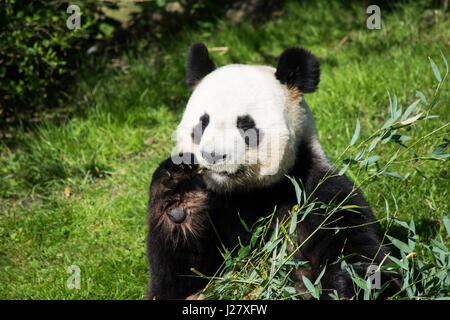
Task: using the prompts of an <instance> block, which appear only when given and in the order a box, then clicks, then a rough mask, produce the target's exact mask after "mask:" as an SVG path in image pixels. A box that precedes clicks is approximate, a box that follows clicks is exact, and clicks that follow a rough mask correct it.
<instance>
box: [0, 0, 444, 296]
mask: <svg viewBox="0 0 450 320" xmlns="http://www.w3.org/2000/svg"><path fill="white" fill-rule="evenodd" d="M23 2H24V3H25V1H23ZM97 2H98V1H97ZM4 3H5V1H0V6H2V5H4ZM98 3H100V2H98ZM102 3H105V2H102ZM83 4H84V1H83ZM83 4H80V6H81V5H83ZM365 9H366V7H364V6H362V5H361V4H360V3H355V4H351V5H350V4H346V5H343V4H342V2H341V1H339V2H338V1H328V0H326V1H302V2H298V1H289V2H288V3H287V6H286V7H285V10H284V11H282V12H279V13H278V16H277V17H276V18H273V19H267V20H266V21H264V22H262V23H260V24H257V25H254V24H250V23H248V22H247V21H244V22H242V23H241V24H239V25H234V26H231V25H230V24H229V23H228V22H227V21H226V20H224V19H220V20H218V21H217V23H210V24H202V25H197V26H196V27H195V28H192V27H190V26H189V27H186V28H182V29H183V30H181V31H180V32H179V33H175V32H168V33H162V34H161V37H160V39H159V40H158V41H156V40H155V41H152V46H151V47H150V48H148V50H146V51H140V52H137V51H135V50H129V51H127V52H120V53H119V54H117V56H116V57H115V61H118V62H120V66H115V65H110V64H106V63H100V62H99V61H97V60H96V59H92V58H89V59H87V60H83V61H82V62H83V63H82V64H81V65H80V68H78V69H77V73H76V75H75V77H76V81H73V83H72V82H71V86H72V87H73V89H74V93H73V96H72V100H73V101H76V102H75V103H74V102H70V103H68V104H67V108H70V109H71V110H74V109H76V108H75V106H76V105H77V104H80V105H81V106H82V107H83V108H82V109H83V110H82V111H78V109H76V110H77V112H74V113H71V117H70V118H68V119H65V121H63V122H59V123H58V122H56V121H54V120H52V119H51V118H49V119H46V120H44V121H43V122H42V123H39V124H38V125H37V126H36V127H37V128H36V130H33V131H27V130H23V129H22V128H16V130H15V136H16V137H17V143H16V144H13V145H12V144H5V143H3V142H0V270H1V271H0V283H1V284H2V289H1V290H0V297H1V298H2V299H143V298H145V290H146V282H147V281H148V266H147V263H146V259H145V236H146V223H145V209H146V203H147V201H148V186H149V182H150V179H151V176H152V173H153V171H154V170H155V169H156V167H157V166H158V164H159V163H160V161H162V160H163V159H165V158H167V157H168V155H169V154H170V152H171V148H172V146H173V141H172V140H171V134H172V133H173V131H174V129H175V128H176V125H177V123H178V122H179V120H180V119H181V115H182V111H183V109H184V106H185V104H186V101H187V99H188V96H189V91H188V90H187V89H186V87H185V85H184V80H183V79H184V64H185V53H186V50H187V48H188V47H189V45H190V44H191V43H192V42H194V41H199V40H201V41H204V42H205V43H206V44H207V45H208V47H209V48H211V49H213V48H215V49H213V50H211V56H212V58H213V59H214V61H215V62H216V63H217V65H223V64H226V63H248V64H267V65H276V57H277V56H278V55H279V54H280V53H281V52H282V50H283V49H285V48H286V47H289V46H294V45H300V46H303V47H305V48H307V49H308V50H311V51H312V52H313V53H314V54H316V55H317V56H318V57H319V59H320V62H321V83H320V85H319V90H318V91H317V92H316V93H314V94H312V95H308V96H306V100H307V102H308V104H309V106H310V107H311V109H312V112H313V115H314V117H315V120H316V124H317V130H318V134H319V138H320V141H321V143H322V145H323V146H324V149H325V151H326V152H327V154H328V156H329V157H330V159H332V161H334V162H335V163H336V164H337V166H338V167H340V168H342V167H343V166H344V165H345V164H346V162H344V160H345V159H352V160H353V161H356V163H353V161H351V162H352V164H351V165H350V166H349V168H348V169H347V171H346V174H348V175H349V176H350V177H351V178H352V179H353V180H354V181H355V182H357V184H358V185H361V186H362V190H363V192H364V195H365V197H366V198H367V200H368V203H369V204H370V206H371V208H372V210H373V211H374V214H375V215H376V217H377V218H378V219H379V220H380V223H381V224H382V228H383V230H389V233H388V234H387V235H389V236H390V237H393V238H395V239H398V240H399V241H402V242H404V243H405V244H408V229H407V228H406V227H404V226H402V225H400V224H399V223H397V222H395V220H394V219H396V220H398V221H405V223H406V224H407V225H408V227H409V225H410V221H411V219H413V220H414V225H415V230H416V233H415V234H416V238H415V240H416V241H415V247H414V250H413V252H414V253H415V254H416V256H415V259H420V260H421V261H422V262H423V263H424V266H431V268H433V265H434V263H435V262H434V259H435V258H433V255H432V254H431V252H430V250H429V248H428V246H432V247H437V248H439V246H437V244H435V243H434V242H433V241H432V240H436V241H438V242H442V243H443V244H445V245H446V246H447V248H448V245H449V238H448V236H447V230H448V229H449V228H450V226H449V222H448V221H449V219H448V218H444V220H443V216H447V217H448V212H449V211H450V208H449V201H448V198H449V194H448V166H447V165H446V164H447V163H448V162H446V161H448V156H445V155H446V154H447V153H448V152H449V151H448V145H447V143H448V126H447V127H444V128H442V129H440V130H437V129H438V128H441V127H442V126H444V125H446V124H447V123H448V115H449V114H450V112H449V108H448V107H449V105H448V103H447V101H448V100H449V91H448V90H447V88H446V87H444V82H442V85H441V86H442V89H439V99H435V95H434V93H435V91H436V89H437V86H438V85H439V83H438V82H437V79H436V77H435V75H434V72H433V70H432V68H431V64H430V62H429V60H428V58H427V57H428V56H430V57H431V58H432V59H433V62H434V63H435V65H436V66H437V68H438V69H439V72H440V75H441V77H442V79H443V78H444V75H445V73H446V71H445V70H446V65H445V63H444V62H443V60H442V56H443V54H444V53H445V55H446V56H448V54H447V51H446V50H447V47H446V46H445V43H446V41H447V39H448V38H449V36H450V34H449V32H450V24H449V20H448V19H445V17H446V16H445V14H446V13H445V12H446V11H445V8H443V7H441V6H439V5H438V6H431V5H429V4H428V3H426V1H420V2H418V1H410V2H408V4H407V5H399V6H397V7H396V8H395V9H392V8H391V9H389V10H385V8H384V6H381V10H382V21H383V24H382V29H381V30H372V31H368V30H366V29H365V19H366V18H367V15H366V14H365ZM63 12H64V10H63ZM1 13H3V11H2V10H0V14H1ZM66 16H67V14H64V17H66ZM84 18H86V17H84ZM82 19H83V18H82ZM2 21H4V20H0V23H2ZM64 21H65V19H64ZM82 21H83V20H82ZM84 21H86V20H84ZM82 25H83V22H82ZM178 29H180V28H179V27H178ZM178 29H177V30H178ZM146 30H147V32H148V31H149V30H151V31H153V29H146ZM2 31H3V29H2ZM2 31H0V32H2ZM152 34H153V33H152ZM436 43H437V44H439V46H440V48H441V49H442V51H443V53H442V54H441V52H440V51H439V50H437V49H434V48H435V44H436ZM224 47H225V48H224ZM219 48H222V49H220V50H219ZM0 50H1V48H0ZM99 54H102V53H100V52H99ZM1 65H2V64H0V66H1ZM0 81H4V79H3V78H0ZM67 88H68V87H66V86H64V89H67ZM386 88H389V91H390V95H391V100H392V103H394V93H395V94H396V96H397V112H398V110H399V109H400V107H402V109H403V110H405V112H406V110H407V109H409V107H410V106H411V105H412V104H414V103H415V102H416V101H417V100H420V102H418V103H417V104H416V106H412V107H411V109H410V113H409V115H408V116H407V117H406V119H402V117H403V115H404V114H405V112H402V116H401V117H400V118H399V119H398V120H397V122H399V121H404V120H407V119H409V118H411V117H414V116H416V115H417V114H418V113H420V112H424V115H422V116H425V115H426V113H427V108H429V107H431V106H432V108H431V111H430V112H429V114H428V118H427V119H422V120H421V119H417V120H416V121H415V122H414V123H411V124H410V125H409V126H406V127H403V128H398V131H397V133H396V134H393V135H392V136H391V137H390V139H389V141H388V142H387V143H385V144H382V143H381V142H382V141H384V140H386V139H387V137H386V139H383V138H380V139H379V140H378V142H377V143H375V142H374V141H377V140H376V139H375V138H376V137H379V136H380V135H381V132H382V131H379V133H378V134H376V135H374V136H373V137H371V133H375V132H376V131H378V130H380V128H381V127H382V126H383V124H384V123H385V122H386V121H387V119H388V118H390V117H391V111H390V108H389V107H387V108H386V106H388V105H389V104H388V95H387V94H386ZM418 88H420V90H422V91H420V90H417V89H418ZM433 115H439V117H434V118H433V117H431V116H433ZM356 119H359V121H360V130H359V136H358V138H357V139H356V141H355V144H354V145H353V146H351V147H349V148H348V149H347V147H348V145H349V141H351V138H352V136H353V134H354V132H355V122H356ZM393 126H396V125H395V124H393ZM391 129H393V128H391ZM388 130H390V129H386V132H387V131H388ZM436 130H437V131H436ZM383 131H384V130H383ZM433 132H434V133H433ZM391 133H392V130H391ZM427 134H429V135H428V136H426V135H427ZM395 135H401V136H408V137H410V138H411V140H407V138H405V137H402V138H401V139H397V141H398V142H397V141H395V140H396V137H395ZM425 136H426V137H425ZM421 137H424V138H423V139H421ZM367 139H369V140H368V141H367V142H366V143H363V144H361V142H363V141H366V140H367ZM419 139H421V140H420V141H419ZM418 141H419V142H418ZM399 142H401V143H403V144H404V145H406V146H407V147H410V149H409V150H408V151H406V152H404V151H405V150H406V149H405V148H404V147H402V146H401V145H400V143H399ZM416 142H418V143H416ZM372 143H374V145H373V148H372V149H371V150H370V151H369V149H370V145H371V144H372ZM360 144H361V145H360ZM364 146H365V147H366V148H365V150H364V152H363V153H362V154H361V156H360V158H358V155H359V154H360V153H361V150H362V149H363V147H364ZM346 149H347V151H346V152H345V154H342V151H343V150H346ZM399 150H400V151H399ZM397 151H399V153H398V154H397V157H396V158H395V159H394V160H393V161H392V162H391V164H390V165H389V167H388V168H387V171H391V172H396V173H398V174H399V175H400V176H402V177H403V178H404V179H397V178H392V177H390V176H387V175H384V174H380V175H376V176H374V177H373V178H371V179H366V178H367V177H369V176H373V175H374V174H376V173H377V172H379V171H380V170H382V169H383V168H384V167H385V166H386V164H387V163H388V162H389V160H390V159H391V157H392V156H393V155H394V154H395V153H396V152H397ZM411 152H414V153H415V154H416V155H418V157H417V158H415V156H414V155H413V154H412V153H411ZM439 155H442V158H439ZM431 158H432V159H431ZM438 158H439V159H438ZM354 159H358V160H354ZM349 162H350V161H349ZM366 166H367V169H366ZM377 166H378V167H377ZM96 168H97V169H98V170H97V169H96ZM370 170H374V171H370ZM364 181H365V182H364ZM297 183H298V184H299V188H300V189H301V184H300V183H299V182H298V181H297ZM294 188H295V187H294ZM299 196H300V197H299V199H300V200H299V201H298V202H299V206H300V207H301V206H302V204H303V201H304V197H305V195H304V194H303V193H302V194H300V193H299ZM313 209H314V208H313V207H305V208H303V209H302V210H301V211H300V213H299V214H297V215H293V216H292V217H296V218H294V219H297V223H301V221H302V219H303V217H305V216H307V215H309V214H314V210H313ZM329 210H332V206H330V209H329ZM261 214H270V212H266V213H261ZM387 221H393V222H392V223H391V224H389V228H388V223H387ZM442 221H444V223H442ZM283 224H284V225H285V226H284V230H286V232H287V234H289V230H290V228H291V226H293V222H292V224H289V222H288V221H284V222H283ZM280 225H281V222H279V226H280ZM255 227H256V226H255ZM249 228H251V226H249ZM280 228H281V227H279V229H280ZM261 229H263V227H262V228H261ZM260 232H262V231H260ZM271 234H272V233H270V234H269V236H270V235H271ZM278 237H286V234H285V233H284V232H283V231H278ZM258 241H259V240H258V239H257V238H254V239H253V244H252V247H251V248H256V247H257V246H258V245H259V242H258ZM283 241H288V242H289V240H288V239H286V238H285V239H284V240H281V241H280V242H279V244H281V245H282V244H283ZM388 242H390V241H389V238H387V237H386V238H385V243H388ZM272 243H274V240H273V239H272ZM264 245H265V243H264ZM244 247H246V245H244ZM394 247H395V246H394ZM266 248H267V247H266ZM395 248H396V247H395ZM269 249H270V248H269ZM273 249H274V250H275V249H276V250H277V252H278V256H279V255H280V247H279V246H276V247H274V248H273ZM287 249H289V246H287ZM239 250H240V248H237V249H236V253H238V251H239ZM436 250H437V249H435V250H434V252H437V251H436ZM440 250H443V249H440ZM222 251H223V249H222ZM443 251H444V250H443ZM247 252H248V254H251V253H252V252H253V250H252V249H250V248H248V249H242V251H241V260H243V261H241V262H240V265H241V266H243V265H245V263H246V262H245V255H246V254H247ZM272 254H273V251H272ZM265 255H267V266H269V262H270V263H272V256H271V255H270V253H269V251H266V252H265ZM395 255H396V256H397V257H398V259H399V261H401V259H402V256H401V254H400V253H399V252H395ZM405 255H406V256H408V254H405ZM437 256H438V258H439V254H438V255H437ZM262 257H263V255H262V256H261V259H262ZM409 259H411V256H410V257H409ZM439 259H440V258H439ZM285 260H286V259H284V261H285ZM230 261H231V260H230ZM436 262H437V263H439V262H438V260H437V259H436ZM230 263H232V262H230ZM286 263H289V260H288V261H287V262H286ZM294 263H296V262H295V261H294ZM339 263H340V262H339ZM273 264H274V270H273V274H274V275H275V276H274V278H273V280H271V281H270V282H269V281H267V282H266V283H268V285H267V288H269V287H270V288H272V289H271V290H272V292H275V294H276V295H277V297H282V296H283V295H284V296H286V294H287V293H286V291H287V292H289V290H291V291H292V289H289V287H291V288H292V282H289V280H286V282H285V283H286V286H287V287H288V288H287V290H284V291H283V287H282V282H280V284H277V283H276V281H278V279H280V278H281V277H280V276H279V275H280V274H281V273H280V272H281V270H284V271H285V272H286V273H287V272H289V271H290V269H289V268H288V267H286V268H285V267H284V266H282V265H281V261H280V262H276V261H274V262H273ZM70 265H78V266H79V267H80V269H81V289H80V290H69V289H68V288H67V287H66V280H67V278H68V276H69V274H67V272H66V270H67V267H69V266H70ZM261 265H264V264H261ZM270 265H271V264H270ZM409 265H410V266H411V265H412V262H411V260H409ZM280 266H282V267H281V268H280V272H277V268H279V267H280ZM298 267H299V268H300V267H302V266H301V265H298ZM250 268H251V267H250ZM393 268H395V266H393ZM440 268H441V267H440ZM235 270H236V271H239V268H238V267H236V269H235ZM266 270H269V269H268V268H266ZM430 270H431V269H430ZM436 270H437V269H436ZM441 270H442V269H441ZM425 271H426V270H425ZM425 271H424V272H425ZM246 272H247V271H246ZM248 272H250V271H248ZM255 272H258V270H256V271H255ZM422 273H423V272H422ZM433 273H434V271H430V273H429V274H430V275H431V274H433ZM268 274H269V275H270V273H268ZM218 275H219V274H218ZM415 275H417V273H415ZM230 277H231V276H230ZM264 277H265V279H267V280H268V279H270V278H269V277H268V276H267V275H264ZM255 279H256V278H255ZM429 279H430V283H429V285H430V289H431V288H432V287H433V281H437V280H436V278H433V276H431V277H430V278H429ZM432 279H434V280H432ZM309 280H310V282H311V283H312V284H313V285H314V282H315V281H314V279H309ZM258 281H259V280H258ZM282 281H284V278H283V280H282ZM224 283H225V282H224ZM266 283H264V284H266ZM410 283H412V282H411V281H410ZM441 284H443V282H441ZM235 286H236V290H239V288H238V287H237V286H238V284H237V281H236V283H235ZM247 286H248V287H252V284H248V285H247ZM417 286H418V290H422V289H420V288H419V287H420V285H419V284H417ZM219 287H220V286H218V287H217V288H219ZM255 287H256V285H253V287H252V288H255ZM221 288H222V289H221V290H223V291H224V293H223V295H224V296H225V295H226V296H228V297H235V296H234V295H232V294H231V293H232V292H231V291H229V292H225V291H227V290H228V289H229V288H228V287H226V286H222V287H221ZM358 288H359V287H358ZM435 288H436V287H435ZM361 290H362V289H361ZM304 291H305V290H304ZM292 292H293V291H292ZM420 292H423V291H420ZM420 292H419V293H420ZM363 293H364V291H361V295H363ZM260 294H261V295H263V294H266V297H267V293H264V291H261V292H260ZM293 294H295V293H294V292H293ZM327 294H333V293H327ZM420 294H422V293H420ZM426 294H427V295H428V294H429V297H430V298H431V297H436V296H437V295H435V293H433V292H431V291H427V292H426ZM439 295H442V292H441V293H439ZM238 296H242V297H244V296H245V294H243V293H239V295H238ZM297 297H298V298H301V297H300V296H297ZM399 297H400V294H399V295H398V296H397V297H396V298H399Z"/></svg>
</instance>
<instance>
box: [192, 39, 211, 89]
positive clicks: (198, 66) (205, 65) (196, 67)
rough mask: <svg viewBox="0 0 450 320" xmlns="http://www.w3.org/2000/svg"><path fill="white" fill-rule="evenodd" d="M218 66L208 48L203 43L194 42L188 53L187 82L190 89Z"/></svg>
mask: <svg viewBox="0 0 450 320" xmlns="http://www.w3.org/2000/svg"><path fill="white" fill-rule="evenodd" d="M214 69H216V66H215V65H214V62H212V61H211V59H210V58H209V54H208V48H206V46H205V45H204V44H203V43H201V42H197V43H194V44H193V45H192V46H191V47H190V48H189V51H188V53H187V59H186V83H187V85H188V87H189V89H193V88H194V87H195V86H196V85H197V83H198V82H200V80H202V79H203V77H204V76H206V75H207V74H208V73H210V72H212V71H214Z"/></svg>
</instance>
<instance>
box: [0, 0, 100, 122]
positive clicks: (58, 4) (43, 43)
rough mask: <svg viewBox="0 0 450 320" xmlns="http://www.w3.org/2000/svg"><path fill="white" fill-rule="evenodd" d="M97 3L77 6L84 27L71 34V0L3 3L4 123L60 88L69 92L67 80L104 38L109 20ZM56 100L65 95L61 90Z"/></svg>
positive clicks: (0, 73)
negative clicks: (5, 118) (98, 41)
mask: <svg viewBox="0 0 450 320" xmlns="http://www.w3.org/2000/svg"><path fill="white" fill-rule="evenodd" d="M97 3H98V2H95V1H83V2H79V3H77V4H78V5H79V6H80V14H81V23H80V29H73V30H70V29H69V28H68V27H67V25H66V21H67V19H68V18H69V17H70V15H71V13H67V12H66V10H67V8H68V6H69V5H70V4H72V3H69V1H61V0H51V1H41V0H33V1H16V0H6V1H2V3H1V4H0V119H2V118H4V117H12V116H14V115H15V113H16V112H24V111H27V110H28V111H33V110H34V108H36V107H38V106H42V105H44V104H45V102H46V101H49V100H48V98H49V96H51V95H53V94H55V93H56V92H55V91H56V90H64V89H65V90H66V91H67V89H70V85H69V84H70V82H67V79H68V76H70V75H73V73H74V71H75V70H76V67H77V66H78V62H79V59H80V58H81V57H83V56H84V55H85V54H86V50H87V49H88V48H89V47H90V46H91V45H92V44H93V43H94V41H95V39H98V38H101V37H102V36H103V34H102V32H101V30H100V28H99V27H100V26H101V22H102V19H103V18H104V17H103V15H102V13H101V11H100V9H99V8H100V7H99V5H97ZM102 17H103V18H102ZM69 79H70V78H69ZM65 80H66V81H65ZM57 96H58V97H59V96H61V97H62V95H61V93H60V92H59V93H57ZM2 114H3V115H2Z"/></svg>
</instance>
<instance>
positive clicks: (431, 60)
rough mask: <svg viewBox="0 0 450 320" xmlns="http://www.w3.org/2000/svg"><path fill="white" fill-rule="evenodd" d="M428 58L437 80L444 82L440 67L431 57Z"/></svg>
mask: <svg viewBox="0 0 450 320" xmlns="http://www.w3.org/2000/svg"><path fill="white" fill-rule="evenodd" d="M428 60H430V64H431V69H433V72H434V76H435V77H436V79H437V81H438V82H442V78H441V74H440V72H439V69H438V67H437V66H436V64H435V63H434V61H433V59H431V57H428Z"/></svg>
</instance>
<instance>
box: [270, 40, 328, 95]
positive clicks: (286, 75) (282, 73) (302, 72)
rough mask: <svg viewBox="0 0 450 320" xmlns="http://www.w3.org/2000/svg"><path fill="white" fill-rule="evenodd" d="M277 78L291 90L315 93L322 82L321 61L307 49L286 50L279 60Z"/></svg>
mask: <svg viewBox="0 0 450 320" xmlns="http://www.w3.org/2000/svg"><path fill="white" fill-rule="evenodd" d="M275 77H276V78H277V79H278V80H279V81H280V82H281V83H283V84H286V85H287V86H288V87H289V88H297V89H298V90H300V92H302V93H311V92H314V91H316V89H317V85H318V84H319V81H320V65H319V61H318V60H317V58H316V57H315V56H314V55H313V54H312V53H310V52H309V51H307V50H305V49H302V48H289V49H286V50H285V51H284V52H283V53H282V54H281V56H280V58H279V59H278V66H277V71H276V73H275Z"/></svg>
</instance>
